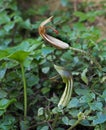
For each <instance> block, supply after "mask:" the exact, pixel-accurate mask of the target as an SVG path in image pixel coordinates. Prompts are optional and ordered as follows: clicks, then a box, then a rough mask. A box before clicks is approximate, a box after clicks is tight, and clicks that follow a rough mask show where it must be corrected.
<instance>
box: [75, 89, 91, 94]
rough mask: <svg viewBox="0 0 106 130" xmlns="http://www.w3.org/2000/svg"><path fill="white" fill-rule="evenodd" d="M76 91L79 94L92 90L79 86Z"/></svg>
mask: <svg viewBox="0 0 106 130" xmlns="http://www.w3.org/2000/svg"><path fill="white" fill-rule="evenodd" d="M75 92H76V94H78V95H86V94H88V93H89V92H90V90H89V89H87V88H86V89H80V88H77V89H75Z"/></svg>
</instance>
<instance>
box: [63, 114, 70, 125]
mask: <svg viewBox="0 0 106 130" xmlns="http://www.w3.org/2000/svg"><path fill="white" fill-rule="evenodd" d="M62 121H63V123H64V124H65V125H69V119H68V117H67V116H64V117H63V118H62Z"/></svg>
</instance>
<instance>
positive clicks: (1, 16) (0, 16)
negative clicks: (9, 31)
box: [0, 12, 10, 25]
mask: <svg viewBox="0 0 106 130" xmlns="http://www.w3.org/2000/svg"><path fill="white" fill-rule="evenodd" d="M9 21H10V18H9V16H8V15H7V13H6V12H2V13H0V25H2V24H5V23H8V22H9Z"/></svg>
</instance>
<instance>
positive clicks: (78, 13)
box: [74, 11, 88, 22]
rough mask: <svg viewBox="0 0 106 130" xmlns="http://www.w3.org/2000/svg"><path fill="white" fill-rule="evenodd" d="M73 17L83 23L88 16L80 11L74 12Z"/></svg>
mask: <svg viewBox="0 0 106 130" xmlns="http://www.w3.org/2000/svg"><path fill="white" fill-rule="evenodd" d="M74 15H75V16H77V17H79V21H80V22H82V21H85V20H86V19H87V18H88V16H87V15H86V13H83V12H80V11H76V12H75V13H74Z"/></svg>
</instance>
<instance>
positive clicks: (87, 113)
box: [67, 110, 92, 130]
mask: <svg viewBox="0 0 106 130" xmlns="http://www.w3.org/2000/svg"><path fill="white" fill-rule="evenodd" d="M91 112H92V111H91V110H88V111H87V112H85V113H82V116H81V117H80V118H78V120H77V121H76V122H75V123H74V124H73V125H72V126H71V127H69V128H68V129H67V130H72V129H73V128H75V127H76V126H77V125H78V124H79V123H80V122H81V121H82V120H83V119H84V118H86V117H87V116H88V115H89V114H90V113H91Z"/></svg>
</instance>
